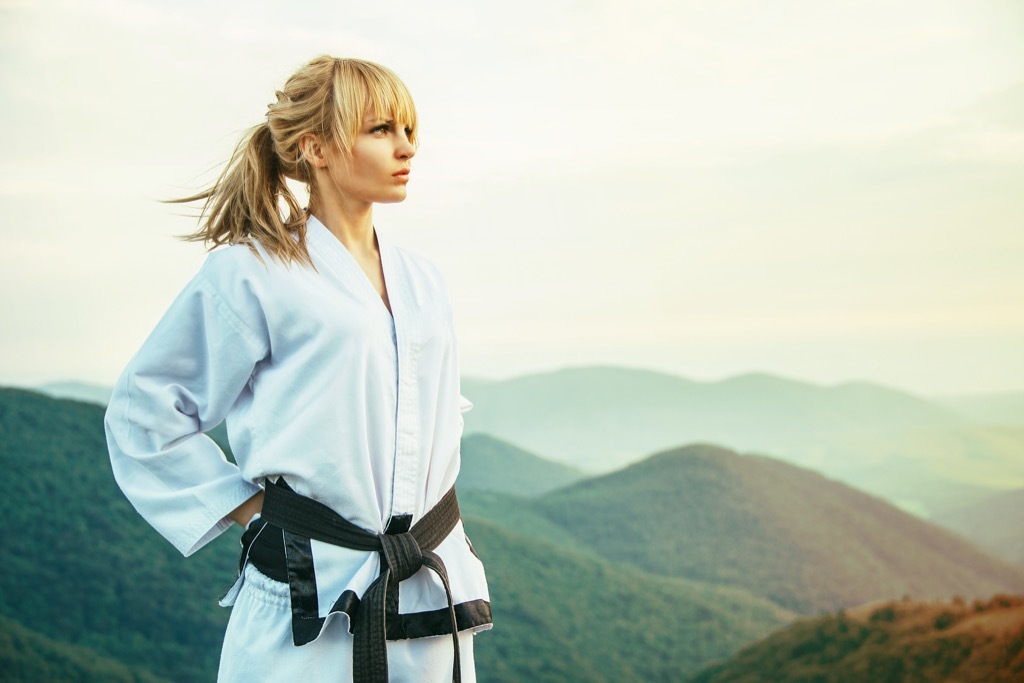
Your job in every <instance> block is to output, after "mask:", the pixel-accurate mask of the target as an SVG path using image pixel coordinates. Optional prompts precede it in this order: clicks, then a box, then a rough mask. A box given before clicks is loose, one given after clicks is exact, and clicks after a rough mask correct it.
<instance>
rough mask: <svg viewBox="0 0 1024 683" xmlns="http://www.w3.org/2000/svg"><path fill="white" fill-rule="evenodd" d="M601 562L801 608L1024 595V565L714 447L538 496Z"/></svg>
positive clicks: (831, 485) (784, 469) (818, 481)
mask: <svg viewBox="0 0 1024 683" xmlns="http://www.w3.org/2000/svg"><path fill="white" fill-rule="evenodd" d="M530 507H531V509H532V510H534V511H537V512H540V513H542V514H544V515H545V516H546V517H547V518H548V519H549V520H550V521H552V522H554V523H556V524H558V525H559V526H561V527H563V528H564V529H566V530H567V531H569V532H570V533H571V534H572V535H573V536H575V537H576V538H578V539H580V540H581V541H583V542H584V543H585V544H586V545H588V546H590V547H592V548H594V549H595V550H596V551H597V552H598V553H600V554H601V555H602V556H603V557H605V558H608V559H610V560H613V561H616V562H623V563H628V564H632V565H634V566H636V567H639V568H641V569H643V570H645V571H649V572H653V573H657V574H662V575H666V576H680V577H687V578H691V579H694V580H698V581H705V582H711V583H720V584H725V585H731V586H736V587H740V588H743V589H745V590H748V591H750V592H752V593H754V594H756V595H760V596H763V597H766V598H768V599H770V600H772V601H773V602H775V603H777V604H780V605H783V606H784V607H787V608H789V609H792V610H794V611H797V612H801V613H815V612H819V611H822V610H833V609H837V608H839V607H843V606H849V605H856V604H860V603H863V602H866V601H869V600H874V599H880V598H887V597H894V596H901V595H903V594H906V593H909V594H911V595H913V596H915V597H949V596H952V595H956V594H960V595H968V596H980V595H990V594H992V593H994V592H999V591H1010V592H1017V591H1022V590H1024V572H1022V571H1021V570H1020V568H1017V567H1013V566H1011V565H1009V564H1008V563H1005V562H1003V561H1001V560H998V559H996V558H994V557H992V556H990V555H988V554H986V553H985V552H983V551H982V550H980V549H978V548H976V547H975V546H972V545H971V544H970V543H968V542H967V541H965V540H963V539H962V538H960V537H958V536H955V535H953V534H951V533H949V532H947V531H945V530H942V529H939V528H938V527H935V526H933V525H930V524H928V523H927V522H924V521H922V520H920V519H918V518H916V517H913V516H911V515H909V514H907V513H904V512H902V511H900V510H898V509H897V508H895V507H893V506H891V505H889V504H887V503H885V502H884V501H882V500H880V499H877V498H873V497H872V496H869V495H867V494H864V493H862V492H860V491H857V490H855V489H852V488H850V487H848V486H846V485H844V484H840V483H838V482H834V481H831V480H829V479H826V478H825V477H823V476H821V475H819V474H817V473H815V472H811V471H809V470H805V469H801V468H798V467H795V466H793V465H789V464H787V463H783V462H780V461H777V460H772V459H770V458H764V457H759V456H743V455H739V454H737V453H735V452H733V451H730V450H726V449H723V448H718V447H715V446H706V445H694V446H688V447H684V448H679V449H675V450H672V451H666V452H664V453H660V454H657V455H654V456H652V457H651V458H649V459H647V460H645V461H643V462H641V463H638V464H636V465H632V466H630V467H628V468H626V469H624V470H621V471H619V472H615V473H613V474H610V475H606V476H603V477H598V478H594V479H588V480H585V481H581V482H578V483H576V484H573V485H571V486H569V487H566V488H564V489H559V490H557V491H553V492H551V493H548V494H545V495H544V496H541V497H539V498H537V499H536V500H535V501H531V502H530Z"/></svg>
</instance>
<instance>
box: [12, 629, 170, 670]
mask: <svg viewBox="0 0 1024 683" xmlns="http://www.w3.org/2000/svg"><path fill="white" fill-rule="evenodd" d="M0 671H2V672H3V674H2V677H3V680H4V681H5V683H40V682H41V681H62V682H63V681H75V682H76V683H170V681H169V680H168V679H166V678H158V677H156V676H154V675H152V674H151V673H149V672H148V671H145V670H143V669H138V668H135V669H133V668H130V667H128V666H125V665H124V664H122V663H121V662H119V661H117V660H114V659H110V658H109V657H103V656H102V655H98V654H96V653H95V652H93V651H92V650H90V649H88V648H84V647H78V646H75V645H68V644H66V643H61V642H58V641H56V640H53V639H52V638H47V637H46V636H43V635H40V634H38V633H34V632H32V631H30V630H28V629H27V628H25V627H23V626H21V625H20V624H18V623H17V622H16V621H14V620H12V619H8V618H6V617H0Z"/></svg>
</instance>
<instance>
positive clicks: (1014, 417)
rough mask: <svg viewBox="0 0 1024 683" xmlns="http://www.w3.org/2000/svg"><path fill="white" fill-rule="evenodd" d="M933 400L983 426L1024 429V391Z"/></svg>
mask: <svg viewBox="0 0 1024 683" xmlns="http://www.w3.org/2000/svg"><path fill="white" fill-rule="evenodd" d="M933 400H934V401H935V402H936V403H938V404H940V405H944V406H946V407H947V408H950V409H952V410H955V411H956V412H958V413H960V414H962V415H966V416H968V417H970V418H971V419H972V420H975V421H977V422H980V423H982V424H1003V425H1015V426H1017V427H1024V391H1010V392H1004V393H998V394H977V395H973V396H947V397H942V398H936V399H933Z"/></svg>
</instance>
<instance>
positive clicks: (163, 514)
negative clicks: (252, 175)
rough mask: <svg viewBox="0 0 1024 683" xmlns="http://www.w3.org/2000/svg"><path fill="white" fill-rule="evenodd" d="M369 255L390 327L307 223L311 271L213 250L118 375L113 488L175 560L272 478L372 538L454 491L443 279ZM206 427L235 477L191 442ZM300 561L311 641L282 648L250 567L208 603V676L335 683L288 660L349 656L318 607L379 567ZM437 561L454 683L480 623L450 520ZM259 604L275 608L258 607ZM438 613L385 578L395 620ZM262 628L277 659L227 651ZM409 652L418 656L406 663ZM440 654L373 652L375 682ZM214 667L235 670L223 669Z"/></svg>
mask: <svg viewBox="0 0 1024 683" xmlns="http://www.w3.org/2000/svg"><path fill="white" fill-rule="evenodd" d="M377 242H378V245H379V248H380V254H381V265H382V268H383V272H384V279H385V282H386V286H387V291H388V298H389V301H390V304H391V309H392V313H393V315H392V313H389V312H388V309H387V307H386V306H385V305H384V302H383V301H382V299H381V297H380V295H379V294H378V293H377V291H376V289H375V288H374V287H373V285H372V284H371V282H370V280H369V278H367V277H366V274H365V273H364V272H363V271H362V269H361V268H360V266H359V264H358V263H357V262H356V260H355V258H354V257H353V256H352V255H351V254H350V253H349V252H348V250H347V249H346V248H345V246H344V245H343V244H342V243H341V242H340V241H339V240H338V239H337V238H336V237H335V236H334V235H333V234H331V232H330V231H329V230H328V229H327V228H326V227H325V226H324V225H323V224H322V223H321V222H320V221H318V220H317V219H316V218H313V217H310V219H309V221H308V223H307V246H308V249H309V254H310V257H311V258H312V261H313V264H314V265H315V267H316V270H313V269H311V268H309V267H308V266H302V265H296V264H292V265H291V266H286V265H283V264H282V263H281V262H280V261H278V260H276V259H274V258H273V257H271V256H269V255H268V254H267V253H266V252H264V251H263V250H262V249H261V254H262V256H263V262H262V263H261V262H260V260H259V259H258V258H257V257H256V256H255V255H254V254H253V253H252V251H251V250H250V249H249V248H248V247H247V246H244V245H234V246H230V247H225V248H221V249H219V250H217V251H214V252H213V253H211V254H210V255H209V257H208V258H207V261H206V263H205V264H204V265H203V267H202V268H201V270H200V271H199V273H198V274H197V275H196V276H195V277H194V278H193V279H192V281H191V282H189V284H188V285H187V286H186V287H185V289H184V291H182V293H181V294H180V295H179V296H178V297H177V299H175V301H174V302H173V304H172V305H171V307H170V309H169V310H168V311H167V313H166V314H165V315H164V317H163V318H162V319H161V320H160V322H159V323H158V324H157V326H156V328H155V329H154V331H153V332H152V334H151V335H150V336H149V338H148V339H147V340H146V342H145V344H144V345H143V346H142V348H141V349H140V350H139V352H138V353H137V354H136V356H135V357H134V358H133V359H132V360H131V361H130V363H129V364H128V366H127V368H126V369H125V371H124V373H123V374H122V375H121V377H120V379H119V380H118V382H117V384H116V386H115V388H114V392H113V395H112V396H111V399H110V403H109V406H108V409H107V415H106V431H107V443H108V445H109V449H110V458H111V464H112V466H113V470H114V475H115V477H116V479H117V482H118V484H119V485H120V486H121V489H122V490H123V491H124V493H125V495H126V496H127V497H128V499H129V500H130V501H131V502H132V504H133V505H134V506H135V508H136V509H137V510H138V511H139V513H140V514H141V515H142V516H143V517H144V518H145V519H146V520H147V521H148V522H149V523H150V524H152V525H153V526H154V527H155V528H156V529H157V530H158V531H159V532H160V533H161V534H163V535H164V536H165V537H166V538H167V539H168V540H169V541H170V542H171V543H173V544H174V545H175V547H177V548H178V550H180V551H181V552H182V553H183V554H185V555H190V554H191V553H193V552H195V551H196V550H197V549H199V548H200V547H202V546H203V545H204V544H206V543H208V542H209V541H210V540H211V539H213V538H215V537H216V536H217V535H218V534H220V533H221V532H223V531H224V530H225V529H227V528H228V527H229V526H231V523H232V522H231V520H230V519H229V518H228V517H227V515H228V513H230V512H231V511H232V510H234V509H235V508H236V507H237V506H238V505H240V504H241V503H243V502H244V501H245V500H246V499H248V498H249V497H250V496H252V495H253V494H254V493H256V492H257V491H259V489H260V485H261V483H262V482H263V481H264V480H265V479H267V478H268V477H269V478H271V479H272V480H274V479H276V478H277V477H278V476H283V477H284V479H285V481H287V482H288V484H289V485H290V486H291V487H292V488H293V489H294V490H295V491H296V492H297V493H300V494H303V495H305V496H309V497H311V498H314V499H316V500H318V501H321V502H323V503H324V504H326V505H328V506H329V507H331V508H332V509H334V510H335V511H336V512H338V513H339V514H341V515H342V516H344V517H346V518H347V519H348V520H350V521H351V522H353V523H354V524H356V525H358V526H360V527H363V528H365V529H369V530H373V531H377V532H382V531H383V530H384V529H385V528H386V526H387V524H388V521H389V519H390V518H391V516H392V515H402V514H411V515H412V516H413V517H412V521H413V522H415V521H417V520H418V519H419V518H420V517H421V516H422V515H423V514H424V513H425V512H427V511H428V510H429V509H430V508H431V507H432V506H433V505H434V504H435V503H436V502H437V501H438V500H439V499H440V498H441V497H442V496H443V495H444V494H445V492H446V491H447V490H448V489H449V488H450V487H451V486H452V485H453V484H454V482H455V478H456V475H457V474H458V471H459V461H460V452H459V440H460V438H461V435H462V428H463V422H462V413H463V412H465V411H467V410H469V409H470V408H471V407H472V404H471V403H470V402H469V401H468V400H466V399H465V398H464V397H462V396H461V395H460V389H459V359H458V345H457V342H456V338H455V331H454V325H453V321H452V311H451V306H450V302H449V298H448V291H447V285H446V284H445V282H444V279H443V276H442V275H441V273H440V271H439V270H438V269H437V268H436V266H434V265H433V264H432V263H431V262H429V261H428V260H426V259H424V258H422V257H418V256H415V255H413V254H410V253H409V252H407V251H405V250H404V249H401V248H399V247H397V246H393V245H391V244H390V242H389V241H388V240H387V239H386V238H384V237H382V236H381V234H380V233H379V232H377ZM224 418H227V424H228V435H229V438H230V441H231V447H232V451H233V453H234V456H235V460H236V461H237V463H238V464H237V466H236V465H234V464H232V463H230V462H228V461H227V460H226V459H225V457H224V455H223V453H222V452H221V451H220V449H219V448H218V447H217V446H216V444H215V443H214V442H213V441H212V440H211V439H210V438H209V437H207V436H205V434H204V433H203V432H204V431H206V430H209V429H210V428H212V427H214V426H215V425H217V424H218V423H219V422H220V421H221V420H222V419H224ZM312 551H313V558H314V565H315V570H316V583H317V595H318V599H319V611H320V616H321V617H327V622H326V624H325V626H324V629H323V631H322V632H321V635H320V637H319V638H318V639H317V640H316V641H315V642H313V643H309V644H308V645H304V646H302V647H299V648H295V646H293V645H292V643H291V631H290V618H291V615H290V611H289V609H288V604H287V584H284V583H278V582H276V581H272V580H270V579H267V578H266V577H264V576H262V575H260V574H258V573H254V570H253V568H252V567H249V568H248V569H247V571H246V572H244V573H243V575H242V576H241V577H240V578H239V580H238V581H237V582H236V584H235V586H234V587H233V589H232V591H231V592H230V593H229V594H228V596H227V598H226V599H225V604H235V608H234V611H233V614H232V618H231V624H229V626H228V632H227V635H226V638H225V643H224V653H223V656H222V669H221V674H222V678H221V680H237V679H240V678H242V677H243V676H245V675H252V672H258V673H259V676H258V678H259V679H260V680H267V681H271V680H280V681H290V680H302V681H303V683H313V682H314V681H317V680H324V681H327V680H331V681H340V680H349V679H350V677H351V666H348V667H345V666H341V667H338V668H336V667H334V666H333V665H332V666H329V667H326V669H327V670H328V671H325V672H324V673H323V674H319V675H320V676H323V677H322V678H318V677H317V674H315V673H314V672H315V671H317V670H318V669H322V668H325V667H316V666H312V665H311V666H310V667H309V668H308V671H305V670H304V671H303V672H302V673H301V676H298V675H296V671H295V668H294V667H295V666H296V664H295V663H296V662H302V661H306V662H321V663H326V661H325V660H324V659H322V658H323V657H324V656H325V655H324V654H323V653H327V652H331V653H336V654H335V655H331V657H335V656H336V657H337V658H338V659H337V661H348V662H351V636H350V635H349V634H348V626H349V624H348V616H347V615H346V614H345V613H344V612H338V613H334V614H333V615H332V614H331V613H330V612H331V607H332V605H334V604H335V600H336V599H337V598H338V597H339V596H340V595H341V594H342V593H343V592H344V591H353V592H354V593H355V595H356V596H362V594H363V592H364V591H365V590H366V588H367V587H368V586H369V585H370V583H371V582H372V581H373V580H374V579H375V578H376V577H377V575H378V573H379V559H378V555H377V553H374V552H365V551H358V550H350V549H347V548H340V547H337V546H332V545H329V544H327V543H323V542H320V541H315V540H314V541H312ZM435 552H436V553H437V554H438V555H439V556H440V557H441V558H442V560H443V561H444V563H445V565H446V566H447V570H448V575H449V577H450V582H451V589H452V594H453V598H454V602H455V603H456V604H457V605H459V604H463V608H464V609H468V610H469V613H470V614H472V615H474V616H473V618H472V619H470V620H469V621H470V628H469V630H468V632H467V631H464V632H463V637H462V638H461V640H460V644H461V645H460V647H461V648H462V649H463V650H464V654H463V661H464V663H466V664H468V665H469V666H468V669H467V668H464V669H463V677H464V680H466V681H467V682H468V681H471V680H473V673H472V638H471V637H470V635H469V632H476V631H479V630H484V629H487V628H490V604H489V595H488V591H487V583H486V579H485V576H484V570H483V566H482V565H481V563H480V561H479V560H478V559H477V557H476V554H475V552H474V551H473V550H472V546H471V544H470V543H469V539H468V538H467V537H466V535H465V532H464V530H463V526H462V523H461V522H460V523H459V524H458V525H456V527H455V529H454V530H453V531H452V532H451V534H449V536H448V537H447V538H446V539H445V540H444V541H443V542H442V543H441V544H440V545H439V546H438V547H437V549H436V550H435ZM254 576H255V579H253V577H254ZM282 595H283V596H284V597H285V600H284V602H283V603H282V602H281V600H280V599H279V597H280V596H282ZM274 596H278V597H274ZM236 600H237V602H236ZM243 605H244V611H245V612H246V614H242V613H241V612H242V611H243V609H242V608H243ZM257 606H258V608H257ZM267 606H274V608H275V610H276V611H273V614H272V615H271V614H268V613H265V612H266V610H265V609H264V608H266V607H267ZM446 608H447V602H446V600H445V594H444V590H443V588H442V586H441V583H440V581H439V580H438V579H437V577H436V576H435V575H434V574H433V573H432V572H429V571H426V570H420V571H419V572H418V573H416V574H415V575H414V576H412V577H411V578H409V579H407V580H405V581H403V582H402V583H401V590H400V601H399V612H400V613H402V614H408V613H422V612H429V611H433V610H442V609H443V610H446ZM254 610H255V611H254ZM260 610H262V611H260ZM256 611H259V612H260V614H256V613H255V612H256ZM412 618H413V619H415V618H416V617H412ZM460 618H461V615H460ZM258 619H265V620H266V623H264V624H262V625H260V622H258ZM271 622H273V623H274V624H276V627H275V629H276V630H275V629H271V628H270V626H269V624H270V623H271ZM257 626H258V627H259V628H257ZM269 630H273V633H275V634H276V636H275V637H276V638H277V640H276V641H274V642H275V643H276V647H269V645H268V643H267V642H266V638H262V639H261V640H260V641H259V643H258V645H256V646H254V647H252V648H249V647H248V645H247V643H246V642H242V641H248V640H249V639H251V638H254V637H255V634H257V633H258V632H259V631H269ZM268 637H269V636H268ZM326 639H330V640H333V641H335V642H325V640H326ZM254 644H255V643H254ZM306 648H309V650H308V651H307V650H306ZM427 648H433V651H434V655H436V653H437V652H440V651H441V649H442V648H443V650H444V652H446V653H447V658H445V657H443V656H442V657H438V656H434V655H430V656H427V654H426V649H427ZM414 650H415V651H416V652H420V653H421V655H413V656H412V657H408V656H406V655H407V654H408V653H409V652H412V651H414ZM304 651H306V652H308V656H306V655H305V654H304ZM451 651H452V644H451V636H450V635H447V636H440V637H429V638H423V639H421V641H420V642H413V641H408V640H404V641H389V642H388V652H389V662H390V666H391V676H392V680H403V677H408V680H417V681H432V680H445V675H447V676H448V679H447V680H450V672H451V665H452V662H451ZM316 653H320V654H316ZM229 661H230V662H235V663H244V666H243V667H242V668H238V669H232V670H231V671H225V666H226V665H225V662H229ZM403 661H405V662H407V664H408V665H411V666H414V667H416V668H415V671H409V670H408V669H403V665H402V662H403ZM431 662H434V663H435V664H436V665H437V666H433V665H431V664H430V663H431ZM421 665H422V666H423V667H426V668H420V667H421ZM438 667H440V668H438ZM445 667H446V668H445ZM442 669H444V670H443V671H442ZM403 671H404V673H403ZM445 671H446V672H447V674H445ZM252 680H255V679H252Z"/></svg>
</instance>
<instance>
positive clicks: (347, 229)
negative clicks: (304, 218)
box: [309, 193, 377, 254]
mask: <svg viewBox="0 0 1024 683" xmlns="http://www.w3.org/2000/svg"><path fill="white" fill-rule="evenodd" d="M309 212H310V213H311V214H313V215H314V216H316V218H317V220H319V221H320V222H321V223H323V224H324V226H325V227H326V228H327V229H328V230H330V231H331V233H332V234H333V235H334V236H335V237H337V238H338V239H339V240H340V241H341V243H342V244H344V245H345V248H346V249H348V250H349V252H350V253H354V254H355V253H358V254H373V253H375V252H376V251H377V243H376V240H375V238H374V234H373V204H372V203H369V202H352V201H346V199H345V198H344V197H342V196H340V195H338V194H333V193H332V194H330V195H328V196H326V197H317V198H316V199H315V200H314V199H313V198H310V202H309Z"/></svg>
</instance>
